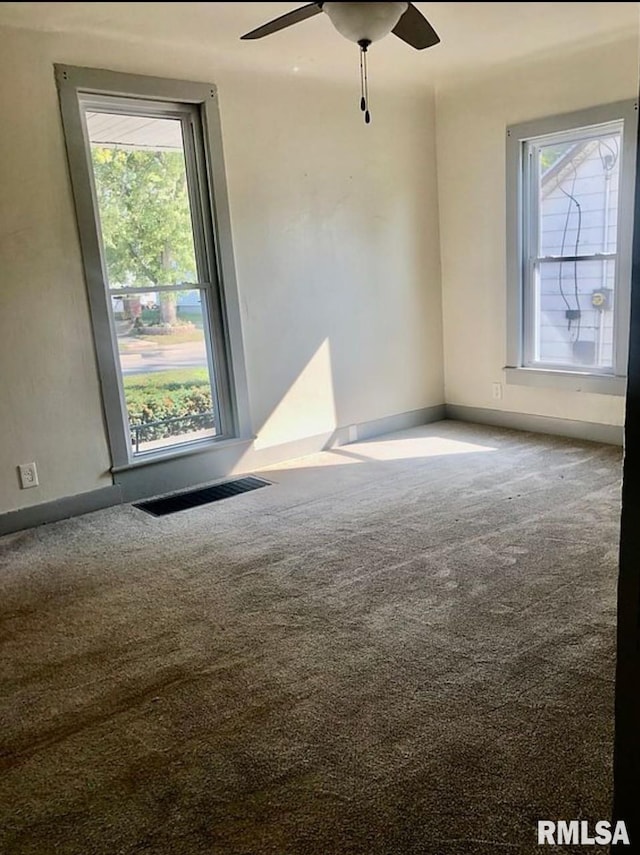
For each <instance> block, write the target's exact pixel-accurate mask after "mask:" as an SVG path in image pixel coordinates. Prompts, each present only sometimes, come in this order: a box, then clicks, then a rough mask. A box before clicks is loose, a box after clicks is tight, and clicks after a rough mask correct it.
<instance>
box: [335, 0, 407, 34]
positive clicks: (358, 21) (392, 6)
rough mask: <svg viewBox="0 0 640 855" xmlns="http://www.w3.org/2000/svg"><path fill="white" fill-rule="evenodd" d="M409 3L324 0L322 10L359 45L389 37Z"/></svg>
mask: <svg viewBox="0 0 640 855" xmlns="http://www.w3.org/2000/svg"><path fill="white" fill-rule="evenodd" d="M408 6H409V4H408V3H323V4H322V11H323V12H326V13H327V15H328V16H329V18H330V19H331V23H332V24H333V26H334V27H335V28H336V30H337V31H338V32H339V33H340V35H341V36H344V37H345V38H346V39H349V40H350V41H352V42H356V43H357V44H359V43H361V42H368V43H369V44H370V43H371V42H377V41H379V40H380V39H383V38H384V37H385V36H388V35H389V33H390V32H391V31H392V30H393V28H394V27H395V26H396V24H397V23H398V21H399V20H400V18H401V17H402V16H403V15H404V13H405V12H406V11H407V8H408Z"/></svg>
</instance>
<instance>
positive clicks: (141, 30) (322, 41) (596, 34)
mask: <svg viewBox="0 0 640 855" xmlns="http://www.w3.org/2000/svg"><path fill="white" fill-rule="evenodd" d="M298 5H302V4H301V3H300V4H299V3H244V2H243V3H0V24H7V25H10V26H17V27H28V28H33V29H39V30H49V31H63V32H72V33H79V34H80V33H81V34H94V35H108V36H112V37H116V38H119V39H127V40H133V41H141V42H145V43H146V46H147V49H148V42H149V40H150V39H154V40H158V41H162V42H166V43H169V44H172V45H174V46H175V45H182V46H188V47H189V48H191V49H197V50H205V51H207V52H209V53H211V55H212V58H213V59H214V60H215V62H216V63H218V64H219V65H220V67H228V68H245V69H248V70H254V71H262V72H268V71H273V72H279V73H286V74H302V75H309V76H314V77H325V78H336V79H339V78H343V77H348V79H349V80H351V79H352V77H353V74H354V68H356V67H357V48H356V46H355V45H353V44H350V43H349V42H347V41H345V40H344V39H343V38H342V37H341V36H339V35H338V34H337V33H336V31H335V30H334V29H333V28H332V26H331V23H330V21H329V20H328V18H327V16H326V15H318V16H316V17H315V18H311V19H309V20H307V21H304V22H302V23H300V24H298V25H296V26H294V27H292V28H290V29H287V30H283V31H281V32H279V33H275V34H273V35H271V36H269V37H267V38H265V39H262V40H259V41H248V42H241V41H240V40H239V37H240V35H242V34H243V33H244V32H247V31H248V30H251V29H254V28H255V27H257V26H259V25H260V24H262V23H265V22H266V21H268V20H270V19H272V18H275V17H277V16H278V15H282V14H284V13H285V12H287V11H289V10H290V9H294V8H296V6H298ZM415 5H416V6H418V7H419V8H420V10H421V11H422V12H423V14H425V15H426V17H427V18H428V19H429V21H430V22H431V23H432V25H433V26H434V27H435V29H436V31H437V32H438V33H439V35H440V38H441V40H442V43H441V44H440V45H437V46H436V47H434V48H430V49H428V50H426V51H423V52H418V51H415V50H413V49H411V48H410V47H409V46H408V45H405V44H404V43H403V42H401V41H400V40H399V39H396V38H394V37H393V36H390V37H388V38H387V39H385V40H384V41H383V42H381V43H379V44H376V45H374V46H373V47H372V48H371V56H370V67H371V72H372V75H374V76H375V77H376V78H378V79H379V78H381V77H384V79H385V81H387V82H390V83H398V82H405V83H412V84H418V85H419V84H421V83H425V84H426V83H433V82H434V81H437V80H438V79H439V78H440V79H442V77H443V76H444V75H445V74H447V75H449V74H451V73H455V72H461V73H464V72H469V71H471V70H474V69H479V68H483V67H487V66H490V65H496V64H500V63H503V62H508V61H511V60H514V59H517V58H521V57H526V56H529V55H533V54H537V53H544V52H546V51H549V50H552V49H557V48H559V47H560V48H562V47H563V46H565V47H566V48H567V49H569V47H570V46H571V47H573V46H576V47H577V46H581V45H582V46H590V45H593V44H595V43H597V42H599V41H613V40H615V39H617V38H623V37H625V36H627V37H632V36H633V35H635V34H636V33H637V31H638V25H639V12H638V7H639V5H640V4H638V3H606V2H605V3H416V4H415Z"/></svg>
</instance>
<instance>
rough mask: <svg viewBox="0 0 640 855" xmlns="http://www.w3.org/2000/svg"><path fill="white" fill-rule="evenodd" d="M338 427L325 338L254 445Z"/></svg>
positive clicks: (310, 434)
mask: <svg viewBox="0 0 640 855" xmlns="http://www.w3.org/2000/svg"><path fill="white" fill-rule="evenodd" d="M335 427H336V409H335V399H334V393H333V375H332V371H331V352H330V346H329V340H328V339H325V340H324V341H323V343H322V344H321V345H320V347H319V348H318V349H317V350H316V352H315V353H314V355H313V356H312V357H311V359H310V360H309V362H308V363H307V364H306V366H305V367H304V368H303V369H302V371H301V372H300V374H299V375H298V377H297V378H296V380H294V382H293V383H292V385H291V386H290V387H289V389H288V391H287V392H286V394H285V396H284V397H283V398H282V400H281V401H280V403H279V404H278V405H277V407H276V408H275V409H274V411H273V412H272V413H271V415H270V416H269V418H268V419H267V420H266V422H265V423H264V425H263V426H262V427H261V428H260V431H259V433H258V438H257V439H256V441H255V448H256V449H261V448H268V447H270V446H273V445H281V444H282V443H284V442H290V441H291V440H294V439H300V438H303V437H310V436H319V435H321V434H324V433H331V432H332V431H334V430H335Z"/></svg>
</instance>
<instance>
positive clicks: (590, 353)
mask: <svg viewBox="0 0 640 855" xmlns="http://www.w3.org/2000/svg"><path fill="white" fill-rule="evenodd" d="M621 142H622V140H621V137H620V134H617V135H612V136H609V137H605V138H603V139H599V140H597V141H596V140H591V141H587V142H585V143H582V144H579V145H578V146H577V147H576V148H575V149H574V150H573V151H572V152H571V153H569V154H567V155H566V158H565V160H566V162H564V163H563V168H562V169H561V171H560V173H559V174H558V175H554V174H546V175H544V174H543V175H542V177H541V181H540V217H539V220H540V227H539V232H540V234H539V239H540V255H541V256H542V257H544V256H558V255H594V254H596V253H606V252H615V251H616V233H617V221H618V184H619V179H620V152H621V147H622V146H621ZM549 172H550V173H553V169H550V170H549ZM614 291H615V260H613V259H612V260H601V261H596V260H592V261H579V262H576V263H574V262H563V263H557V262H549V263H543V264H542V265H541V267H540V296H539V315H538V319H537V323H536V327H537V329H539V337H538V338H539V341H538V349H539V354H538V356H539V359H540V360H541V361H548V362H552V363H562V364H564V365H571V366H575V367H576V368H591V367H594V368H596V369H598V368H603V369H607V368H609V369H610V368H611V367H612V366H613V365H614V362H613V360H614V324H613V319H614V305H615V293H614ZM567 312H579V313H580V314H579V317H577V318H576V317H573V316H572V317H571V318H567Z"/></svg>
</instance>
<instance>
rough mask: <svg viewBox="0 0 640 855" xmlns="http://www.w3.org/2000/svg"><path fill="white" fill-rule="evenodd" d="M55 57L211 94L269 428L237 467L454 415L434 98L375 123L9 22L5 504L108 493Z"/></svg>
mask: <svg viewBox="0 0 640 855" xmlns="http://www.w3.org/2000/svg"><path fill="white" fill-rule="evenodd" d="M54 62H56V63H65V64H69V65H80V66H90V67H96V68H109V69H112V70H115V71H124V72H129V73H134V74H151V75H155V76H159V77H168V78H172V77H173V78H181V79H186V80H196V81H206V82H212V83H215V84H216V85H217V87H218V92H219V99H220V105H221V118H222V130H223V142H224V148H225V160H226V172H227V179H228V191H229V198H230V213H231V220H232V227H233V236H234V252H235V263H236V271H237V279H238V287H239V296H240V304H241V312H242V324H243V337H244V348H245V358H246V366H247V373H248V396H249V402H250V410H251V419H252V423H253V429H254V433H255V434H256V440H255V442H254V443H253V444H252V445H251V447H250V448H248V449H247V450H245V449H243V450H242V453H241V452H240V451H238V454H237V455H236V456H235V457H234V458H233V460H232V461H230V462H229V463H228V466H227V469H228V471H231V469H233V470H234V471H248V470H251V469H252V468H254V467H256V466H257V465H260V463H262V462H264V461H265V460H267V461H268V462H276V461H277V460H278V459H280V460H282V459H285V458H287V457H290V456H292V451H294V450H295V449H296V448H298V449H301V448H302V447H304V450H305V451H306V452H311V451H314V450H319V449H320V448H321V447H322V445H323V444H324V442H326V440H327V439H328V438H329V437H331V435H332V433H333V432H334V431H335V430H336V428H346V427H348V426H351V425H358V424H363V423H369V422H372V421H376V420H384V419H387V418H389V417H395V416H396V415H398V414H404V413H410V412H414V411H420V410H421V409H422V408H425V407H430V406H433V405H441V404H442V402H443V377H442V313H441V303H440V275H439V239H438V210H437V187H436V173H435V142H434V140H435V130H434V104H433V99H432V98H431V97H428V96H425V95H424V94H421V95H420V97H419V98H418V96H416V94H415V93H405V92H393V91H384V90H383V87H382V85H380V86H378V87H377V89H376V114H375V121H374V122H373V123H372V124H371V126H369V127H366V126H365V125H364V123H363V122H362V118H361V116H360V114H359V112H358V110H357V99H354V98H353V97H352V92H351V90H350V89H347V88H346V87H342V86H338V85H335V84H332V83H325V82H318V81H316V82H312V81H309V80H305V79H303V78H302V77H300V76H295V75H293V74H290V75H288V76H287V75H285V74H282V75H278V76H273V77H268V76H264V75H262V76H257V75H255V74H246V75H244V74H239V73H235V72H231V71H227V70H225V68H224V67H223V66H222V65H221V64H220V62H218V61H217V59H216V57H215V56H213V55H212V54H211V53H209V52H207V51H205V50H200V51H198V50H191V49H189V48H186V47H184V46H179V45H172V44H167V43H158V44H154V43H153V42H152V41H150V42H145V44H144V45H142V44H140V43H127V42H126V41H123V40H122V39H113V40H109V39H107V38H102V37H100V38H98V37H92V36H86V37H79V36H77V35H70V34H65V33H36V32H31V31H27V30H17V29H8V28H7V29H4V30H2V31H1V34H0V79H2V80H3V86H2V95H1V98H2V115H3V116H4V117H5V122H4V124H3V132H2V134H0V170H2V181H1V184H2V193H1V194H0V271H1V275H2V285H1V287H0V300H1V302H2V311H1V313H0V325H1V327H2V328H1V330H0V364H1V365H2V386H3V389H2V442H1V443H0V513H1V512H4V511H10V510H12V509H20V508H25V507H27V506H34V505H38V504H40V503H43V502H50V501H53V500H58V499H61V498H63V497H68V496H73V495H75V494H80V493H84V492H88V491H94V490H96V489H98V488H101V487H107V486H108V485H110V484H111V482H112V477H111V473H110V457H109V449H108V445H107V439H106V434H105V426H104V421H103V415H102V410H101V395H100V388H99V383H98V375H97V371H96V364H95V357H94V346H93V340H92V331H91V324H90V319H89V311H88V304H87V297H86V293H85V285H84V277H83V268H82V260H81V256H80V248H79V243H78V236H77V228H76V222H75V213H74V207H73V202H72V196H71V189H70V183H69V177H68V170H67V162H66V155H65V147H64V138H63V133H62V126H61V121H60V114H59V107H58V97H57V91H56V85H55V82H54V71H53V63H54ZM354 85H356V86H357V80H356V81H355V84H354ZM383 423H385V424H386V423H387V422H383ZM297 442H306V445H304V446H300V445H296V443H297ZM267 452H268V454H267ZM298 453H300V451H299V452H298ZM34 460H35V461H36V463H37V465H38V471H39V476H40V482H41V484H40V486H39V487H37V488H33V489H29V490H20V488H19V483H18V476H17V470H16V467H17V465H18V464H20V463H26V462H30V461H34ZM187 463H188V461H187V462H185V467H187ZM225 465H227V464H225ZM221 474H224V473H223V472H220V471H217V472H216V473H215V475H216V476H217V477H220V475H221ZM211 475H212V473H211V472H209V471H206V470H200V471H198V472H197V475H195V476H194V478H195V479H196V480H199V481H206V480H208V479H209V478H210V477H211Z"/></svg>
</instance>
